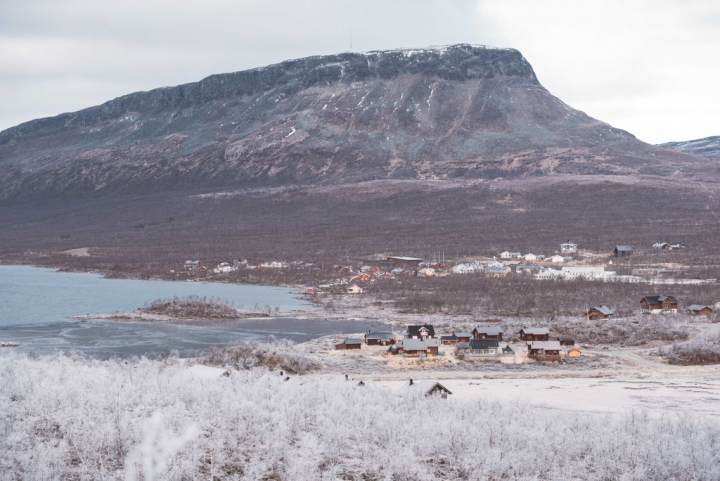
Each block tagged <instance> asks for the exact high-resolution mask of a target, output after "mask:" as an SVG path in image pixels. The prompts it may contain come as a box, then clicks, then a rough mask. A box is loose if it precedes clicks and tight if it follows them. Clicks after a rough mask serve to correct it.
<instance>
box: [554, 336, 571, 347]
mask: <svg viewBox="0 0 720 481" xmlns="http://www.w3.org/2000/svg"><path fill="white" fill-rule="evenodd" d="M557 340H558V342H559V343H560V345H561V346H574V345H575V338H574V337H573V336H558V338H557Z"/></svg>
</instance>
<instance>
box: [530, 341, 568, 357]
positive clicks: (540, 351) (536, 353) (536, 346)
mask: <svg viewBox="0 0 720 481" xmlns="http://www.w3.org/2000/svg"><path fill="white" fill-rule="evenodd" d="M562 350H563V348H562V346H561V345H560V342H559V341H532V342H528V357H529V358H530V359H535V360H536V361H560V360H561V359H562V354H561V352H562Z"/></svg>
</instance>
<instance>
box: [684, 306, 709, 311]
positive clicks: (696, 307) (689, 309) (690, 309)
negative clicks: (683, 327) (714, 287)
mask: <svg viewBox="0 0 720 481" xmlns="http://www.w3.org/2000/svg"><path fill="white" fill-rule="evenodd" d="M706 307H708V306H703V305H702V304H693V305H692V306H690V307H688V308H687V310H688V311H702V310H703V309H705V308H706ZM708 309H709V307H708Z"/></svg>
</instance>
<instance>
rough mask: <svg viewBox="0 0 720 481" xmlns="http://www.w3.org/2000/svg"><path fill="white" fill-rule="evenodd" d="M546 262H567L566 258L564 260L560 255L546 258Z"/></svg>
mask: <svg viewBox="0 0 720 481" xmlns="http://www.w3.org/2000/svg"><path fill="white" fill-rule="evenodd" d="M545 260H546V261H549V262H554V263H560V262H565V258H564V257H563V256H559V255H557V254H555V255H554V256H552V257H548V258H546V259H545Z"/></svg>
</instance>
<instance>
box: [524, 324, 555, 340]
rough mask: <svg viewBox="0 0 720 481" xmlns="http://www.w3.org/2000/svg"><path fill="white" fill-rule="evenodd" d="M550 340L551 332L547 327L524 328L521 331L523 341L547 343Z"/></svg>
mask: <svg viewBox="0 0 720 481" xmlns="http://www.w3.org/2000/svg"><path fill="white" fill-rule="evenodd" d="M549 339H550V330H549V329H548V328H546V327H523V328H522V329H520V340H521V341H547V340H549Z"/></svg>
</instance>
